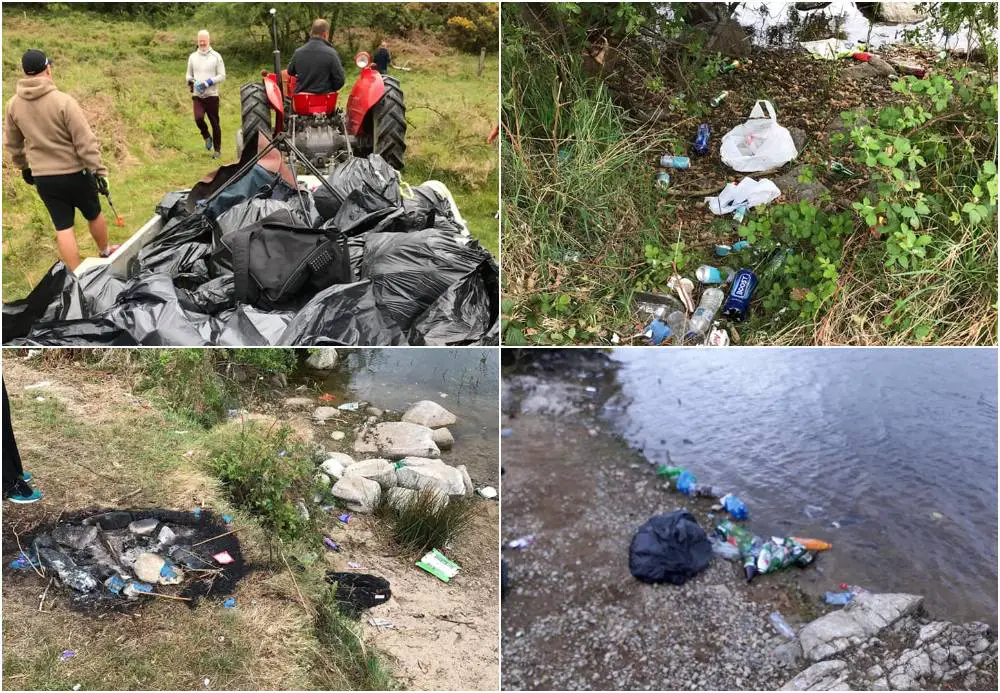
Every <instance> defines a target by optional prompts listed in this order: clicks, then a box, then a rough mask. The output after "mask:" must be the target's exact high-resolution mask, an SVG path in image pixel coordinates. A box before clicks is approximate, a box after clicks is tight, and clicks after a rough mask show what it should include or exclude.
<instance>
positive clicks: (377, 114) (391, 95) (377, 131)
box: [372, 76, 406, 171]
mask: <svg viewBox="0 0 1000 693" xmlns="http://www.w3.org/2000/svg"><path fill="white" fill-rule="evenodd" d="M383 80H384V83H385V93H384V94H383V95H382V98H381V99H380V100H379V102H378V103H377V104H376V105H375V109H374V117H373V119H372V126H373V127H372V130H373V149H374V152H375V153H376V154H378V155H380V156H381V157H382V158H383V159H385V160H386V161H387V162H388V163H389V165H390V166H392V167H393V168H394V169H396V170H398V171H402V170H403V155H404V154H405V153H406V105H405V104H404V102H403V90H402V89H401V88H400V86H399V80H397V79H396V78H395V77H389V76H385V77H383Z"/></svg>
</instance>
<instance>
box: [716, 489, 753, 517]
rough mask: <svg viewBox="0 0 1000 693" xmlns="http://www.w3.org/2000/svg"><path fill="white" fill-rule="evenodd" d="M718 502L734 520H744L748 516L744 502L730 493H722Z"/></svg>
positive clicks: (748, 512)
mask: <svg viewBox="0 0 1000 693" xmlns="http://www.w3.org/2000/svg"><path fill="white" fill-rule="evenodd" d="M719 502H720V503H721V504H722V507H723V508H725V510H726V512H727V513H729V514H730V515H732V516H733V519H734V520H745V519H747V518H748V517H750V511H749V510H747V506H746V503H744V502H743V501H741V500H740V499H739V498H738V497H736V496H734V495H733V494H731V493H727V494H726V495H724V496H723V497H722V498H720V499H719Z"/></svg>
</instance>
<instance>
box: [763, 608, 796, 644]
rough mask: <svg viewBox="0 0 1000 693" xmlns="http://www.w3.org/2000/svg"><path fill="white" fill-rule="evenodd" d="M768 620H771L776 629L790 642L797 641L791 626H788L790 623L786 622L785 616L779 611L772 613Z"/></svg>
mask: <svg viewBox="0 0 1000 693" xmlns="http://www.w3.org/2000/svg"><path fill="white" fill-rule="evenodd" d="M768 618H769V619H771V623H772V624H774V627H775V629H777V631H778V632H779V633H781V634H782V635H784V636H785V637H786V638H788V639H789V640H795V631H794V630H793V629H792V627H791V626H790V625H788V621H786V620H785V617H784V616H782V615H781V614H780V613H778V612H777V611H772V612H771V615H770V616H768Z"/></svg>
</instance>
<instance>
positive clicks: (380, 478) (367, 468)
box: [344, 459, 396, 489]
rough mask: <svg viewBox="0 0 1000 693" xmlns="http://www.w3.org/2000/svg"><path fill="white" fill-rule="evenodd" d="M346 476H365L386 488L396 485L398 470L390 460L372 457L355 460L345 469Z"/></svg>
mask: <svg viewBox="0 0 1000 693" xmlns="http://www.w3.org/2000/svg"><path fill="white" fill-rule="evenodd" d="M344 476H345V477H349V476H363V477H364V478H366V479H371V480H372V481H376V482H378V485H379V486H381V487H382V488H384V489H385V488H392V487H393V486H395V485H396V470H395V469H394V468H393V466H392V464H391V463H390V462H389V460H382V459H371V460H361V461H360V462H355V463H354V464H352V465H350V466H349V467H347V468H346V469H344Z"/></svg>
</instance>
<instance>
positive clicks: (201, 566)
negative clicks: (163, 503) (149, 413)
mask: <svg viewBox="0 0 1000 693" xmlns="http://www.w3.org/2000/svg"><path fill="white" fill-rule="evenodd" d="M232 530H233V528H232V527H231V526H229V525H227V524H226V523H225V522H223V521H222V520H221V518H218V517H217V516H216V515H215V514H214V513H212V512H210V511H205V510H199V511H194V512H189V511H175V510H163V509H156V508H153V509H142V510H127V511H126V510H105V509H99V510H93V509H92V510H83V511H79V512H76V513H72V514H70V515H67V516H64V517H63V518H60V520H59V521H58V522H57V523H56V524H54V525H48V526H46V525H42V526H39V527H36V528H35V529H34V530H33V531H32V532H31V533H30V534H29V535H27V536H26V537H22V547H23V552H21V553H20V554H19V555H17V556H16V557H14V558H13V560H12V561H9V560H7V559H8V557H6V556H5V561H4V562H5V564H7V566H6V567H5V570H4V572H5V573H6V574H7V575H6V576H5V577H8V576H11V573H12V571H15V570H16V571H18V572H22V573H24V574H25V575H26V576H27V577H28V578H31V577H32V576H34V577H35V578H36V579H39V580H41V579H43V578H41V577H39V576H37V575H35V573H36V572H42V573H43V575H44V579H45V580H48V579H49V578H54V580H55V582H54V583H53V588H55V587H56V586H58V587H60V588H62V589H63V590H64V591H65V592H67V596H68V597H69V603H70V605H71V606H72V607H73V608H76V609H78V610H81V611H123V610H127V609H130V608H132V607H134V606H136V605H138V604H140V603H142V602H144V601H148V600H149V599H154V598H156V597H152V596H149V595H150V594H151V593H156V594H161V595H167V596H171V597H180V598H182V599H183V600H185V602H186V603H187V604H188V606H190V607H192V608H194V606H196V605H197V603H198V601H199V600H200V598H202V597H214V596H225V595H228V594H231V593H232V592H233V590H234V589H235V587H236V584H237V583H238V582H239V581H240V580H241V579H242V578H243V577H244V576H245V575H246V574H247V573H248V572H249V571H250V567H249V566H248V565H247V563H246V561H245V560H244V558H243V553H242V551H241V548H240V543H239V539H238V538H237V536H236V534H235V533H233V534H229V532H232ZM5 546H10V543H9V542H5Z"/></svg>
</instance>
